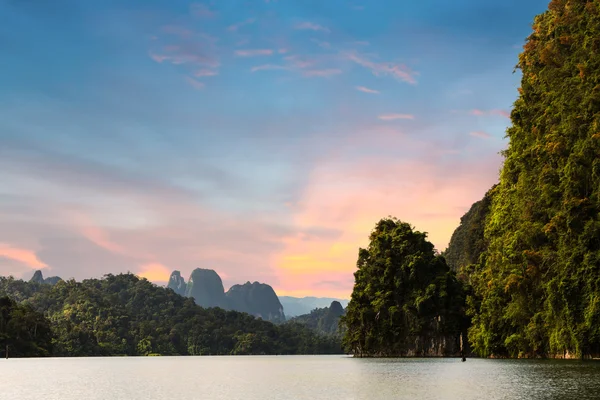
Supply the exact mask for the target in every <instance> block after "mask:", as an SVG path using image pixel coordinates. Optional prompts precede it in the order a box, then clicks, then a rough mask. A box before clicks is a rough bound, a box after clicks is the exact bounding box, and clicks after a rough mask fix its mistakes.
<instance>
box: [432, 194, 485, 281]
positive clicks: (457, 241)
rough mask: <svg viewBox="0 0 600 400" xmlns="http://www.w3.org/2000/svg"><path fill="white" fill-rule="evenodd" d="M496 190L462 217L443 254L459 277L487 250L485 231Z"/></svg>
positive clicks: (477, 261)
mask: <svg viewBox="0 0 600 400" xmlns="http://www.w3.org/2000/svg"><path fill="white" fill-rule="evenodd" d="M495 188H496V185H494V187H492V189H490V190H489V191H488V192H487V193H486V194H485V196H484V198H483V199H481V200H479V201H478V202H476V203H475V204H473V205H472V206H471V208H470V209H469V211H468V212H467V213H466V214H465V215H463V216H462V217H461V219H460V225H459V226H458V228H456V230H455V231H454V233H453V234H452V237H451V238H450V243H449V244H448V248H447V249H446V250H445V251H444V252H443V253H442V255H443V256H444V258H445V259H446V263H448V266H449V267H450V269H451V270H453V271H455V272H457V273H458V274H459V275H460V273H461V272H462V271H463V270H464V269H465V268H468V267H469V266H471V265H473V264H477V263H479V257H480V256H481V254H482V253H483V252H484V251H485V250H486V249H487V242H486V240H485V237H484V229H485V223H486V221H487V217H488V215H489V213H490V206H491V204H492V197H493V193H494V189H495Z"/></svg>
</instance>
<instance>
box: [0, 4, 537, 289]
mask: <svg viewBox="0 0 600 400" xmlns="http://www.w3.org/2000/svg"><path fill="white" fill-rule="evenodd" d="M546 7H547V1H538V0H531V1H527V2H516V1H504V2H480V1H472V0H469V1H467V0H461V1H454V2H449V1H433V0H429V1H422V2H400V1H371V2H366V1H341V0H336V1H327V0H320V1H316V0H315V1H312V0H311V1H291V0H270V1H265V0H252V1H250V0H249V1H216V0H215V1H212V2H187V1H163V0H160V1H159V0H150V1H149V0H145V1H129V2H123V1H75V0H54V1H52V2H47V1H41V0H5V1H0V46H1V48H2V49H3V56H2V57H1V58H0V274H3V275H8V274H12V275H14V276H16V277H27V278H28V277H29V276H30V275H31V274H32V272H33V270H34V269H38V268H42V269H44V273H45V274H46V275H47V274H50V275H56V274H57V275H60V276H62V277H64V278H67V277H74V278H76V279H82V278H86V277H90V276H95V277H97V276H101V275H103V274H105V273H109V272H112V273H118V272H126V271H131V272H135V273H137V274H139V275H142V276H146V277H148V279H150V280H152V281H154V282H157V283H159V284H161V283H164V281H165V280H166V279H167V278H168V275H169V273H170V271H171V270H174V269H178V270H181V271H182V273H183V274H184V275H187V274H189V273H190V272H191V270H192V269H193V268H195V267H203V268H212V269H215V270H216V271H217V272H218V273H219V274H221V276H222V277H223V278H224V281H225V284H226V286H228V285H231V284H234V283H240V282H245V281H247V280H251V281H254V280H258V281H262V282H266V283H270V284H272V285H273V286H274V287H275V289H276V291H277V292H278V293H280V294H292V295H293V294H296V295H304V294H314V295H337V296H344V297H347V296H348V295H349V293H350V291H351V288H352V279H353V277H352V272H353V271H354V268H355V263H356V257H357V254H358V247H359V246H366V245H367V238H368V234H369V231H370V229H371V228H372V227H373V226H374V225H375V223H376V222H377V221H378V219H380V218H382V217H385V216H387V215H394V216H396V217H398V218H400V219H402V220H405V221H407V222H410V223H412V224H413V225H414V226H415V227H416V228H417V229H419V230H423V231H426V232H429V237H430V239H431V240H432V241H433V243H434V244H435V245H436V247H437V248H438V249H439V250H443V249H444V248H445V247H446V245H447V243H448V241H449V238H450V235H451V233H452V231H453V229H454V228H455V227H456V226H457V225H458V223H459V220H460V216H461V215H462V214H463V213H464V212H465V211H466V210H467V209H468V208H469V206H470V205H471V204H472V203H473V202H474V201H476V200H478V199H479V198H481V197H482V196H483V194H484V193H485V191H486V190H487V189H488V188H489V187H490V186H491V185H492V184H494V183H495V182H496V180H497V173H498V170H499V168H500V166H501V159H500V157H499V156H498V151H499V150H501V149H502V148H504V146H505V145H506V142H505V140H504V139H503V137H504V131H505V129H506V127H507V126H508V125H509V124H510V120H509V118H508V115H509V114H508V113H509V112H510V109H511V106H512V103H513V102H514V100H515V99H516V97H517V90H516V89H517V87H518V85H519V79H520V74H519V73H518V72H516V73H513V70H514V66H515V65H516V63H517V57H518V54H519V52H520V51H521V46H522V45H523V43H524V41H525V38H526V37H527V36H528V35H529V33H530V31H531V23H532V21H533V17H534V16H535V15H536V14H539V13H541V12H543V11H544V10H545V9H546Z"/></svg>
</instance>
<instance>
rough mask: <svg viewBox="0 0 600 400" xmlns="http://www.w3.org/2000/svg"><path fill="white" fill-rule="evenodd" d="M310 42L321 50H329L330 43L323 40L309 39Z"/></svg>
mask: <svg viewBox="0 0 600 400" xmlns="http://www.w3.org/2000/svg"><path fill="white" fill-rule="evenodd" d="M311 41H312V42H314V43H316V44H317V46H319V47H321V48H323V49H329V48H331V43H329V42H325V41H323V40H319V39H314V38H313V39H311Z"/></svg>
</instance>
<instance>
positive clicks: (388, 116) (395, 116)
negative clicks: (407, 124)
mask: <svg viewBox="0 0 600 400" xmlns="http://www.w3.org/2000/svg"><path fill="white" fill-rule="evenodd" d="M378 118H379V119H380V120H383V121H394V120H397V119H415V116H414V115H412V114H383V115H380V116H379V117H378Z"/></svg>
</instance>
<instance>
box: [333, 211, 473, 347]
mask: <svg viewBox="0 0 600 400" xmlns="http://www.w3.org/2000/svg"><path fill="white" fill-rule="evenodd" d="M357 268H358V270H357V271H356V272H355V274H354V276H355V284H354V289H353V291H352V297H351V299H350V303H349V304H348V307H347V308H346V315H344V316H343V317H342V322H343V323H344V324H345V326H346V331H345V334H344V339H343V342H344V345H345V346H346V349H347V350H348V351H351V352H352V353H354V354H355V355H358V356H407V355H408V356H415V355H418V356H442V355H452V354H458V353H459V352H460V345H459V340H460V339H459V338H460V335H461V333H462V332H463V331H464V328H465V320H464V317H463V315H464V314H463V313H464V310H463V305H464V293H463V288H462V285H461V283H460V282H459V281H458V280H457V279H456V276H455V274H454V273H453V272H452V271H450V269H449V268H448V266H447V265H446V261H445V260H444V258H443V257H442V256H439V255H436V254H435V252H434V247H433V244H431V243H430V242H429V241H427V235H426V234H425V233H421V232H418V231H415V230H413V228H412V227H411V226H410V225H409V224H407V223H404V222H401V221H398V220H396V219H392V218H386V219H382V220H381V221H379V223H377V225H376V227H375V229H374V230H373V232H372V233H371V236H370V244H369V246H368V248H366V249H360V250H359V256H358V262H357Z"/></svg>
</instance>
